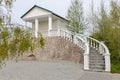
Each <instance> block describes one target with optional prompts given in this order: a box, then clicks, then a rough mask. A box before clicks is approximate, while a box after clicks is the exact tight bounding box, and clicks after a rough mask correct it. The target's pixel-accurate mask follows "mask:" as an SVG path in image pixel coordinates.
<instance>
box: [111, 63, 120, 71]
mask: <svg viewBox="0 0 120 80" xmlns="http://www.w3.org/2000/svg"><path fill="white" fill-rule="evenodd" d="M111 72H112V73H120V63H116V64H113V63H111Z"/></svg>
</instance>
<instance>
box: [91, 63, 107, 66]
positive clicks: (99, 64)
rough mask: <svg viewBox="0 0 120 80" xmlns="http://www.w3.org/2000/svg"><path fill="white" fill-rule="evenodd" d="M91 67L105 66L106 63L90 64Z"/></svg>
mask: <svg viewBox="0 0 120 80" xmlns="http://www.w3.org/2000/svg"><path fill="white" fill-rule="evenodd" d="M90 66H105V64H104V63H90Z"/></svg>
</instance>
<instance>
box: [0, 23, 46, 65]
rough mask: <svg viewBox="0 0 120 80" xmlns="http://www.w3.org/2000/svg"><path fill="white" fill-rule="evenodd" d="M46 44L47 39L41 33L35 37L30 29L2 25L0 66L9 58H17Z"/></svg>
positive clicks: (0, 28) (0, 32)
mask: <svg viewBox="0 0 120 80" xmlns="http://www.w3.org/2000/svg"><path fill="white" fill-rule="evenodd" d="M44 44H45V40H44V38H43V37H42V35H41V34H40V35H39V37H38V38H35V37H33V36H32V35H31V33H30V31H29V30H28V29H23V28H20V27H17V26H16V27H9V28H8V27H6V26H4V25H2V26H0V67H2V65H3V63H5V61H6V60H7V59H15V58H17V57H19V56H22V55H23V53H24V52H26V51H29V52H32V51H33V50H34V49H35V48H37V47H38V48H43V46H44Z"/></svg>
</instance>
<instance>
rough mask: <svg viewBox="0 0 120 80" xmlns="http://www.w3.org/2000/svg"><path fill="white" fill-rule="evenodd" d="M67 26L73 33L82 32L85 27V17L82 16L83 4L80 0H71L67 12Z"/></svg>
mask: <svg viewBox="0 0 120 80" xmlns="http://www.w3.org/2000/svg"><path fill="white" fill-rule="evenodd" d="M67 19H68V21H69V22H68V25H67V28H68V30H70V31H71V32H73V33H83V32H84V30H85V29H86V27H85V26H86V23H85V18H84V17H83V6H82V2H81V1H80V0H72V3H71V6H70V7H69V9H68V12H67Z"/></svg>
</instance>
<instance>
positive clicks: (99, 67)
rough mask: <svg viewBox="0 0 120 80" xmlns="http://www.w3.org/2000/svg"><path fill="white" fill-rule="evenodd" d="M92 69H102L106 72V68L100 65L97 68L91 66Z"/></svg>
mask: <svg viewBox="0 0 120 80" xmlns="http://www.w3.org/2000/svg"><path fill="white" fill-rule="evenodd" d="M90 69H102V70H104V69H105V67H104V66H99V65H96V66H94V65H90Z"/></svg>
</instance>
